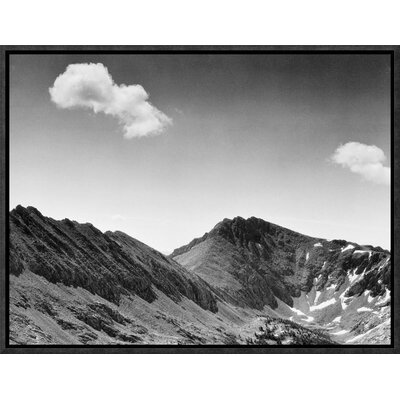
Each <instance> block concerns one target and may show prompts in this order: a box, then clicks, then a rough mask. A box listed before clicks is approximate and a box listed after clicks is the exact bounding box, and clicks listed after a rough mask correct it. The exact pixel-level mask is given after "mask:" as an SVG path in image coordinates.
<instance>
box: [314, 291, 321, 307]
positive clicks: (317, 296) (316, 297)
mask: <svg viewBox="0 0 400 400" xmlns="http://www.w3.org/2000/svg"><path fill="white" fill-rule="evenodd" d="M319 296H321V292H320V291H319V290H317V292H316V293H315V299H314V305H315V304H317V302H318V298H319Z"/></svg>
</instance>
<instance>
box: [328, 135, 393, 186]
mask: <svg viewBox="0 0 400 400" xmlns="http://www.w3.org/2000/svg"><path fill="white" fill-rule="evenodd" d="M331 160H332V161H333V162H335V163H336V164H339V165H341V166H342V167H344V168H349V169H350V171H351V172H354V173H355V174H359V175H361V176H362V177H363V178H364V179H365V180H368V181H371V182H374V183H377V184H383V185H390V168H389V167H385V166H384V165H383V163H384V162H385V161H386V156H385V153H384V152H383V150H382V149H380V148H379V147H377V146H368V145H366V144H363V143H358V142H348V143H346V144H344V145H341V146H339V147H338V148H337V149H336V151H335V153H334V154H333V155H332V157H331Z"/></svg>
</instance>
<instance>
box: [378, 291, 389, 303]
mask: <svg viewBox="0 0 400 400" xmlns="http://www.w3.org/2000/svg"><path fill="white" fill-rule="evenodd" d="M388 300H390V290H389V289H387V288H386V292H385V295H384V296H380V298H379V301H377V302H376V305H377V306H379V305H381V304H385V303H386V302H387V301H388Z"/></svg>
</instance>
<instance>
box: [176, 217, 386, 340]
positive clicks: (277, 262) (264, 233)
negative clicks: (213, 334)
mask: <svg viewBox="0 0 400 400" xmlns="http://www.w3.org/2000/svg"><path fill="white" fill-rule="evenodd" d="M171 257H172V258H173V259H174V260H176V261H177V262H179V263H180V264H181V265H183V266H185V267H186V268H187V269H188V270H189V271H191V272H194V273H196V274H197V275H198V276H199V277H201V278H202V279H204V280H205V281H206V282H207V283H208V284H209V285H210V286H211V287H212V288H213V289H214V290H215V292H216V293H218V295H219V296H221V297H222V298H223V299H224V300H225V301H227V302H229V303H231V304H234V305H236V306H239V307H243V308H251V309H257V310H260V311H264V312H266V313H268V310H273V311H274V312H275V314H277V315H278V316H281V317H283V318H289V319H290V320H294V321H297V322H299V323H301V324H302V325H305V326H314V327H316V328H318V329H321V328H324V329H326V330H328V331H329V332H330V334H331V335H333V337H336V340H338V341H341V342H344V343H358V342H359V341H363V342H365V343H375V342H379V343H381V342H382V341H383V342H385V343H387V342H390V307H389V305H390V292H391V256H390V253H389V252H388V251H386V250H383V249H382V248H380V247H372V246H359V245H357V244H356V243H350V242H347V241H344V240H332V241H327V240H324V239H319V238H313V237H309V236H306V235H302V234H300V233H297V232H294V231H291V230H289V229H286V228H283V227H280V226H278V225H274V224H272V223H269V222H266V221H263V220H261V219H258V218H254V217H252V218H249V219H247V220H245V219H243V218H241V217H237V218H234V219H232V220H230V219H225V220H223V221H222V222H220V223H219V224H217V225H216V226H215V227H214V229H212V230H211V231H210V232H208V233H206V234H205V235H203V236H202V237H201V238H198V239H194V240H193V241H192V242H190V243H189V244H188V245H186V246H183V247H180V248H178V249H176V250H175V251H174V252H173V253H172V254H171Z"/></svg>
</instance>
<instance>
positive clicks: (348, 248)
mask: <svg viewBox="0 0 400 400" xmlns="http://www.w3.org/2000/svg"><path fill="white" fill-rule="evenodd" d="M351 249H354V246H353V245H352V244H348V245H347V246H346V247H344V248H342V253H344V252H345V251H347V250H351Z"/></svg>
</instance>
